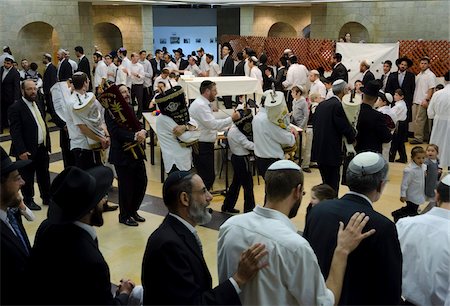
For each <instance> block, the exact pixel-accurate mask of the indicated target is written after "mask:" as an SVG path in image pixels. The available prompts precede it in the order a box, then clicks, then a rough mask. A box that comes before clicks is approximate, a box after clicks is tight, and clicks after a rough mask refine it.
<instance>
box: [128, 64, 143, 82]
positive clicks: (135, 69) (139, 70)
mask: <svg viewBox="0 0 450 306" xmlns="http://www.w3.org/2000/svg"><path fill="white" fill-rule="evenodd" d="M135 74H137V76H135ZM130 78H131V85H143V84H144V79H145V71H144V66H142V65H141V64H139V63H136V64H133V63H131V65H130Z"/></svg>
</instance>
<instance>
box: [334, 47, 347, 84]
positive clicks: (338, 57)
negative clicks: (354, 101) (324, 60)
mask: <svg viewBox="0 0 450 306" xmlns="http://www.w3.org/2000/svg"><path fill="white" fill-rule="evenodd" d="M341 61H342V54H340V53H335V54H334V55H333V57H332V59H331V65H333V72H332V73H331V76H330V78H331V81H332V82H334V81H336V80H339V79H341V80H344V81H345V82H346V83H348V72H347V68H346V67H345V66H344V64H342V63H341Z"/></svg>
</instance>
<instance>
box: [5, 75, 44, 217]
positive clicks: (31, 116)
mask: <svg viewBox="0 0 450 306" xmlns="http://www.w3.org/2000/svg"><path fill="white" fill-rule="evenodd" d="M21 87H22V95H23V97H22V99H20V100H18V101H16V103H14V104H13V105H11V107H10V108H9V110H8V119H9V123H10V133H11V140H12V144H11V155H12V156H15V157H16V158H17V159H18V160H19V159H20V160H31V161H32V163H31V164H30V165H29V166H28V167H25V168H22V169H21V170H20V171H19V172H20V175H22V177H23V178H24V180H25V186H24V187H23V188H22V191H23V196H24V202H25V205H26V206H28V208H30V209H31V210H40V209H41V207H40V206H39V205H37V204H36V203H35V202H34V199H33V197H34V174H35V173H36V178H37V183H38V186H39V191H40V194H41V198H42V203H43V204H44V205H48V204H49V201H50V172H49V170H48V168H49V162H50V159H49V155H48V153H49V152H50V151H51V144H50V133H49V131H48V127H47V124H46V122H45V120H44V118H45V112H44V107H43V106H42V105H39V103H37V100H36V98H37V88H36V83H34V81H33V80H25V81H23V82H22V85H21Z"/></svg>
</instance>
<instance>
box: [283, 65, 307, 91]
mask: <svg viewBox="0 0 450 306" xmlns="http://www.w3.org/2000/svg"><path fill="white" fill-rule="evenodd" d="M308 73H309V72H308V69H306V67H305V66H303V65H300V64H297V63H295V64H292V65H291V66H289V69H288V71H287V74H286V80H285V81H284V82H283V86H284V87H285V88H286V89H287V90H291V89H292V87H293V86H294V85H302V86H305V85H306V82H307V81H308Z"/></svg>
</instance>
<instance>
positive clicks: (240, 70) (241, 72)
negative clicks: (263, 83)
mask: <svg viewBox="0 0 450 306" xmlns="http://www.w3.org/2000/svg"><path fill="white" fill-rule="evenodd" d="M236 56H237V58H238V61H239V63H238V64H237V65H236V68H235V69H234V75H237V76H245V60H244V53H243V52H242V51H239V52H238V53H237V54H236Z"/></svg>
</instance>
